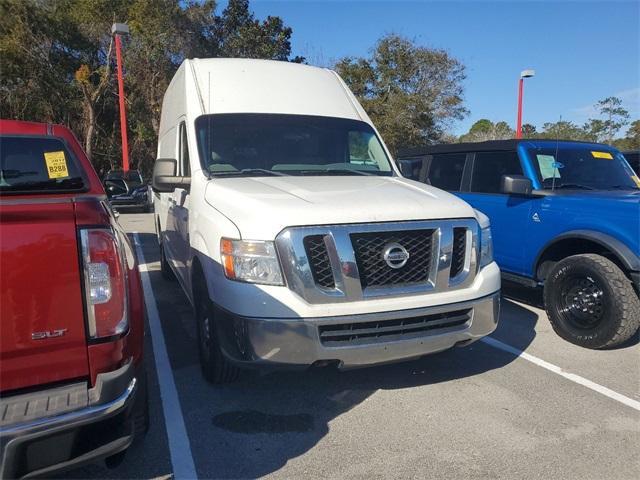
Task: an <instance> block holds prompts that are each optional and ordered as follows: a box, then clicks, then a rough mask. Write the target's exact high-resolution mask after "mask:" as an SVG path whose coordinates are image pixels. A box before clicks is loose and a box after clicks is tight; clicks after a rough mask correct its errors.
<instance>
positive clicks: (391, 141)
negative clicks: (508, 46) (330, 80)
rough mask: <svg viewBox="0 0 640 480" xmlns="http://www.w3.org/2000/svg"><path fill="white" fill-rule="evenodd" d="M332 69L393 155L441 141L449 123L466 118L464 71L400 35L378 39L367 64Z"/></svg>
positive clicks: (355, 61) (359, 61) (345, 61)
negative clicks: (408, 148) (338, 75)
mask: <svg viewBox="0 0 640 480" xmlns="http://www.w3.org/2000/svg"><path fill="white" fill-rule="evenodd" d="M335 69H336V71H337V72H338V73H339V74H340V75H341V76H342V78H343V79H344V80H345V82H346V83H347V85H349V87H350V88H351V90H352V91H353V93H354V95H355V96H356V97H357V98H358V100H359V101H360V102H361V103H362V106H363V107H364V109H365V110H366V112H367V113H368V115H369V116H370V117H371V119H372V121H373V122H374V124H375V125H376V127H377V128H378V130H379V131H380V133H381V135H382V137H383V138H384V140H385V142H386V144H387V146H388V147H389V149H390V150H391V151H392V152H393V153H394V154H395V153H396V152H397V150H398V149H399V148H401V147H413V146H419V145H424V144H425V143H431V142H435V141H438V140H440V139H442V137H443V135H444V132H445V130H446V128H447V127H448V126H449V125H450V124H451V122H452V121H454V120H460V119H462V118H464V116H465V115H467V113H468V112H467V109H466V108H465V107H464V105H463V97H462V94H463V86H462V82H463V80H464V79H465V73H464V65H462V63H460V62H459V61H458V60H457V59H455V58H453V57H452V56H450V55H449V54H448V53H447V52H446V51H444V50H438V49H432V48H428V47H423V46H418V45H416V44H415V43H414V42H412V41H411V40H409V39H407V38H404V37H401V36H399V35H395V34H390V35H386V36H384V37H382V38H381V39H380V40H379V41H378V42H377V43H376V45H375V47H374V48H373V51H372V54H371V56H370V57H368V58H353V57H346V58H342V59H341V60H339V61H338V62H337V63H336V65H335Z"/></svg>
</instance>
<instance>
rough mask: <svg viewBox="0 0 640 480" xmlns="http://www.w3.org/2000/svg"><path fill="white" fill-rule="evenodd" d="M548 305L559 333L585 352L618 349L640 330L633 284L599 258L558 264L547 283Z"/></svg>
mask: <svg viewBox="0 0 640 480" xmlns="http://www.w3.org/2000/svg"><path fill="white" fill-rule="evenodd" d="M544 303H545V308H546V311H547V316H548V317H549V321H550V322H551V325H552V327H553V329H554V330H555V332H556V333H557V334H558V335H559V336H561V337H562V338H564V339H565V340H567V341H569V342H571V343H574V344H576V345H580V346H581V347H586V348H607V347H613V346H616V345H619V344H621V343H623V342H625V341H627V340H628V339H629V338H631V337H632V336H633V334H634V333H635V332H636V331H637V330H638V327H639V325H640V299H639V298H638V295H637V294H636V292H635V291H634V289H633V286H632V285H631V281H630V280H629V279H628V278H627V277H626V276H625V275H624V273H623V272H622V270H620V268H619V267H618V266H617V265H616V264H615V263H613V262H612V261H611V260H609V259H607V258H605V257H602V256H600V255H594V254H584V255H573V256H571V257H567V258H565V259H563V260H561V261H559V262H558V263H557V264H556V265H555V266H554V267H553V269H552V270H551V272H549V275H548V276H547V279H546V281H545V285H544Z"/></svg>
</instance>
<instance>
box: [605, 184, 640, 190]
mask: <svg viewBox="0 0 640 480" xmlns="http://www.w3.org/2000/svg"><path fill="white" fill-rule="evenodd" d="M606 190H640V189H639V188H638V187H634V186H632V185H611V186H609V187H607V188H606Z"/></svg>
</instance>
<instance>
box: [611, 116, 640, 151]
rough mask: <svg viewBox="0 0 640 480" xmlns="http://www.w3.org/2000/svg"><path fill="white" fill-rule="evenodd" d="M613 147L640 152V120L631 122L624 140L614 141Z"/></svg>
mask: <svg viewBox="0 0 640 480" xmlns="http://www.w3.org/2000/svg"><path fill="white" fill-rule="evenodd" d="M613 145H614V146H615V147H616V148H619V149H620V150H623V151H626V150H640V120H635V121H633V122H631V124H630V126H629V130H627V134H626V135H625V137H624V138H620V139H618V140H614V141H613Z"/></svg>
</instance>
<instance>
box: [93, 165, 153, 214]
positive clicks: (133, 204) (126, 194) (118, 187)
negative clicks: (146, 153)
mask: <svg viewBox="0 0 640 480" xmlns="http://www.w3.org/2000/svg"><path fill="white" fill-rule="evenodd" d="M103 182H104V189H105V191H106V192H107V198H108V199H109V203H110V204H111V206H112V207H113V208H116V209H131V208H137V209H141V210H142V211H143V212H146V213H149V212H151V211H153V192H152V191H151V187H150V186H149V185H147V184H146V183H145V182H144V180H143V179H142V175H141V174H140V172H139V171H138V170H128V171H127V172H124V171H122V170H112V171H110V172H108V173H107V174H106V175H105V177H104V180H103Z"/></svg>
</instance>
